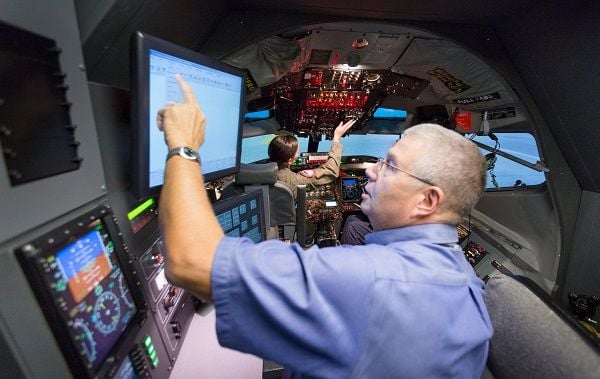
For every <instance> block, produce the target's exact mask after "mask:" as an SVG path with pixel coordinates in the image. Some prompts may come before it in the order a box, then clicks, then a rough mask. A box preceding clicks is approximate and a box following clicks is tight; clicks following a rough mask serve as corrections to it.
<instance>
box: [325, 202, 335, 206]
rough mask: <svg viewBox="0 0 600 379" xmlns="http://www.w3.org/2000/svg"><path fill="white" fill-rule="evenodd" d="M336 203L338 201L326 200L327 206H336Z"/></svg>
mask: <svg viewBox="0 0 600 379" xmlns="http://www.w3.org/2000/svg"><path fill="white" fill-rule="evenodd" d="M336 205H337V201H326V202H325V206H326V207H335V206H336Z"/></svg>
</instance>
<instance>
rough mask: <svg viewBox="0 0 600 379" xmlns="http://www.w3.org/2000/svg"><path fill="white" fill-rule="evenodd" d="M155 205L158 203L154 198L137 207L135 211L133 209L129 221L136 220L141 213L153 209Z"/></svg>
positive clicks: (128, 216) (129, 214)
mask: <svg viewBox="0 0 600 379" xmlns="http://www.w3.org/2000/svg"><path fill="white" fill-rule="evenodd" d="M154 204H156V202H155V201H154V199H153V198H149V199H148V200H146V201H144V202H143V203H142V204H140V205H138V206H137V207H135V208H134V209H132V210H131V211H129V213H127V219H128V220H129V221H131V220H133V219H134V218H136V217H137V216H139V215H140V213H142V212H143V211H145V210H146V209H148V208H150V207H152V206H153V205H154Z"/></svg>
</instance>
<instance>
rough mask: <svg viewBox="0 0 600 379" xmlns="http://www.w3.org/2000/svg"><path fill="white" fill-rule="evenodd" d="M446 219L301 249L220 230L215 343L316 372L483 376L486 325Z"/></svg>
mask: <svg viewBox="0 0 600 379" xmlns="http://www.w3.org/2000/svg"><path fill="white" fill-rule="evenodd" d="M456 240H457V234H456V229H455V228H454V227H453V226H451V225H444V224H428V225H415V226H409V227H404V228H398V229H390V230H384V231H378V232H375V233H372V234H369V235H367V238H366V242H367V245H364V246H349V245H348V246H338V247H332V248H323V249H319V248H317V247H313V248H310V249H308V250H302V248H301V247H300V246H298V245H296V244H293V245H287V244H285V243H283V242H281V241H277V240H270V241H265V242H262V243H260V244H256V245H255V244H253V243H252V242H251V241H250V240H248V239H240V238H229V237H225V238H223V240H222V241H221V243H220V245H219V247H218V249H217V254H216V257H215V261H214V263H213V269H212V278H211V280H212V282H211V286H212V297H213V301H214V303H215V307H216V312H217V335H218V338H219V342H220V343H221V344H222V345H223V346H225V347H229V348H232V349H236V350H240V351H243V352H247V353H251V354H255V355H258V356H261V357H263V358H266V359H270V360H273V361H276V362H278V363H280V364H282V365H284V366H285V367H287V368H290V369H293V370H294V371H298V372H301V373H303V374H305V375H307V376H311V377H317V378H349V377H352V378H479V377H480V376H481V373H482V371H483V367H484V365H485V361H486V358H487V351H488V341H489V339H490V338H491V336H492V326H491V323H490V319H489V316H488V313H487V310H486V308H485V304H484V301H483V282H482V281H481V280H480V279H479V278H477V277H476V276H475V273H474V272H473V270H472V268H471V266H470V265H469V264H468V263H467V261H466V259H465V258H464V256H463V252H462V250H461V249H460V247H458V246H452V244H453V243H455V242H456Z"/></svg>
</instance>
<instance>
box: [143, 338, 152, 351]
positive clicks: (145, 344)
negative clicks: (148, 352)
mask: <svg viewBox="0 0 600 379" xmlns="http://www.w3.org/2000/svg"><path fill="white" fill-rule="evenodd" d="M150 345H152V337H150V336H146V338H144V347H145V348H146V349H147V348H148V346H150Z"/></svg>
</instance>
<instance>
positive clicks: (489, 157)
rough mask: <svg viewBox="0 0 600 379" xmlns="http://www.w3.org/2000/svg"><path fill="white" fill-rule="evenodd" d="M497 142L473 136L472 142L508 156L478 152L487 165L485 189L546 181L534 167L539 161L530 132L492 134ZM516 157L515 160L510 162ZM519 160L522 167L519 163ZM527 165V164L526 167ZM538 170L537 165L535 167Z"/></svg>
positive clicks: (484, 137) (511, 187) (517, 186)
mask: <svg viewBox="0 0 600 379" xmlns="http://www.w3.org/2000/svg"><path fill="white" fill-rule="evenodd" d="M494 135H495V136H496V137H497V138H498V143H497V144H496V141H494V140H493V139H492V138H490V137H489V136H475V137H472V139H473V141H475V142H479V143H481V144H484V145H486V146H489V147H491V148H492V149H494V148H496V149H498V150H500V151H501V152H504V153H507V157H504V156H501V155H499V154H494V153H493V151H492V152H491V151H488V150H486V149H483V148H482V149H481V154H483V155H484V156H485V157H486V161H487V163H488V171H487V183H486V189H488V190H494V189H500V190H502V189H504V190H508V189H515V188H519V187H520V188H527V187H531V186H537V185H540V184H542V183H544V182H545V181H546V178H545V176H544V173H543V172H541V171H538V170H536V169H535V168H534V166H536V164H538V163H539V161H540V154H539V151H538V148H537V144H536V142H535V138H534V136H533V135H532V134H530V133H494ZM510 157H516V158H517V159H510ZM519 159H521V160H524V161H525V164H523V163H519ZM527 163H529V164H527ZM538 167H539V166H538Z"/></svg>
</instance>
